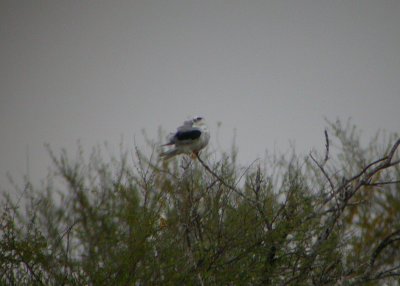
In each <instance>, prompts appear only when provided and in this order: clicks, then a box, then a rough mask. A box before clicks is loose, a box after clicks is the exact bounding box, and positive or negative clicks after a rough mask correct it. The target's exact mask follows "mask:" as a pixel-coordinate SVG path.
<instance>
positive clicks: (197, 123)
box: [160, 116, 210, 160]
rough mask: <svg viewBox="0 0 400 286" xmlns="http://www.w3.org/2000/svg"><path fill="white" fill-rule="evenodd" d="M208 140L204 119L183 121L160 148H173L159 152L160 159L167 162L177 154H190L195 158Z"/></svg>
mask: <svg viewBox="0 0 400 286" xmlns="http://www.w3.org/2000/svg"><path fill="white" fill-rule="evenodd" d="M209 140H210V133H209V131H208V128H207V125H206V123H205V120H204V118H203V117H201V116H195V117H193V118H192V119H190V120H186V121H184V122H183V125H182V126H179V127H178V128H177V130H176V132H175V133H170V134H169V136H168V137H167V143H165V144H163V145H161V146H162V147H164V146H173V148H172V149H169V150H167V151H163V152H161V154H160V157H161V158H163V159H164V160H169V159H171V158H173V157H175V156H176V155H179V154H192V155H193V157H194V158H195V156H198V153H199V151H200V150H201V149H203V148H204V147H206V146H207V144H208V141H209Z"/></svg>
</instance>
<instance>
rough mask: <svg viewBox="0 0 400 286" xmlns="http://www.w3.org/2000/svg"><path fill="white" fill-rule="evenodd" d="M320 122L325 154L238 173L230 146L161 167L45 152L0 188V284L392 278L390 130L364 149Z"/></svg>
mask: <svg viewBox="0 0 400 286" xmlns="http://www.w3.org/2000/svg"><path fill="white" fill-rule="evenodd" d="M329 130H330V132H329V133H332V134H334V135H335V138H334V140H336V141H334V143H335V146H336V149H335V150H333V151H332V150H329V144H330V142H331V141H330V140H329V139H328V137H326V139H327V147H326V151H325V152H326V154H325V155H326V156H322V155H321V156H320V158H319V157H318V158H317V159H315V158H314V157H313V156H310V157H307V158H306V159H301V158H300V157H299V156H296V155H292V156H291V157H290V158H287V157H285V156H282V157H281V158H280V159H277V160H272V163H268V162H270V161H269V160H266V161H265V162H264V163H265V164H264V167H261V166H262V165H261V162H260V161H256V162H255V163H253V164H252V165H251V166H249V167H247V168H241V167H240V166H238V165H237V163H236V160H235V158H236V153H235V152H236V151H235V150H236V149H235V148H233V152H232V153H233V154H231V155H229V156H228V155H227V154H223V155H222V158H221V159H219V160H216V159H214V160H213V159H211V155H209V154H202V155H201V159H199V160H193V159H191V158H189V157H185V156H182V157H181V158H178V159H176V160H175V161H171V162H168V163H166V162H162V161H160V160H159V158H158V156H157V155H155V153H153V154H151V155H150V156H146V155H144V154H142V153H141V152H140V151H139V150H137V149H136V150H135V153H134V154H132V155H131V156H128V154H129V153H128V152H126V153H122V155H121V156H120V158H118V159H116V158H111V159H110V160H109V162H104V161H103V160H102V156H101V152H100V151H99V150H98V149H95V150H94V151H93V153H92V154H91V156H90V158H89V159H88V160H85V159H84V157H85V156H84V153H83V151H82V150H81V149H79V150H78V154H77V156H76V159H75V160H71V159H70V156H69V155H68V154H67V153H66V152H65V151H62V152H61V153H60V155H55V154H54V153H53V152H52V151H51V150H50V149H49V154H50V157H51V158H52V161H53V168H52V171H53V172H52V174H51V175H50V176H49V177H48V179H47V181H46V183H45V184H44V186H42V187H41V188H38V189H35V188H33V187H32V186H31V184H30V183H29V182H27V184H26V187H25V188H24V190H23V194H24V197H23V198H22V199H21V201H18V200H17V201H15V200H12V199H11V198H9V197H8V196H7V195H5V196H4V200H3V202H2V212H1V216H0V226H1V229H0V281H1V284H5V285H352V284H354V285H356V284H368V283H369V284H371V285H374V283H377V281H387V282H391V283H394V284H395V283H397V284H399V280H398V276H399V271H400V259H399V257H400V253H399V250H398V249H400V247H399V246H400V243H399V242H400V224H399V222H400V217H399V214H400V189H399V188H400V186H399V182H398V181H399V179H400V168H399V164H398V161H396V160H398V156H397V155H396V154H394V152H393V154H392V155H393V156H392V157H391V158H390V160H389V158H388V157H390V156H389V155H390V152H391V150H393V149H391V148H393V147H392V146H393V143H394V139H396V138H395V137H393V138H389V139H388V140H387V142H386V144H385V146H380V145H379V144H381V143H378V140H373V142H372V144H371V145H370V146H369V147H368V148H362V146H361V143H360V140H359V134H358V133H357V131H356V130H355V129H354V128H353V127H352V126H346V127H343V126H342V125H340V123H335V124H330V129H329ZM336 142H337V143H336ZM378 145H379V146H378ZM396 148H397V147H396ZM396 148H395V149H394V151H396ZM329 152H330V153H329ZM332 152H336V156H335V158H333V159H332V158H330V157H331V153H332ZM324 157H325V159H324ZM310 158H312V159H314V161H313V160H310ZM380 158H381V159H382V160H381V161H379V162H377V163H373V162H374V160H377V159H380ZM287 159H290V160H287ZM370 163H373V164H370ZM383 163H386V165H380V164H383ZM388 163H389V164H388ZM396 277H397V278H396ZM396 279H397V280H396Z"/></svg>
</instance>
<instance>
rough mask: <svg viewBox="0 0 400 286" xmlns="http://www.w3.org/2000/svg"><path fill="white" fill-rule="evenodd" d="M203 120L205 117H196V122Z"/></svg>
mask: <svg viewBox="0 0 400 286" xmlns="http://www.w3.org/2000/svg"><path fill="white" fill-rule="evenodd" d="M202 119H203V117H200V116H199V117H196V119H195V120H196V121H200V120H202Z"/></svg>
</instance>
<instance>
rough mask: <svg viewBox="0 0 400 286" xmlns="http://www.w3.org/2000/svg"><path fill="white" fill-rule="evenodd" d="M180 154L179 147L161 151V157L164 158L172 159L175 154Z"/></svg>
mask: <svg viewBox="0 0 400 286" xmlns="http://www.w3.org/2000/svg"><path fill="white" fill-rule="evenodd" d="M178 154H179V151H178V150H177V149H171V150H168V151H165V152H161V153H160V157H161V158H162V159H163V160H169V159H171V158H172V157H174V156H176V155H178Z"/></svg>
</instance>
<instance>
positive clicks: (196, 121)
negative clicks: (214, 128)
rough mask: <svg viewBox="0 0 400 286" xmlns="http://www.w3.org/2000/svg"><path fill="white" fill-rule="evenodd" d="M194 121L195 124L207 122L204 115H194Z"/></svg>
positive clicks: (199, 124)
mask: <svg viewBox="0 0 400 286" xmlns="http://www.w3.org/2000/svg"><path fill="white" fill-rule="evenodd" d="M192 122H193V126H201V125H205V124H206V123H205V120H204V117H202V116H195V117H193V119H192Z"/></svg>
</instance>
